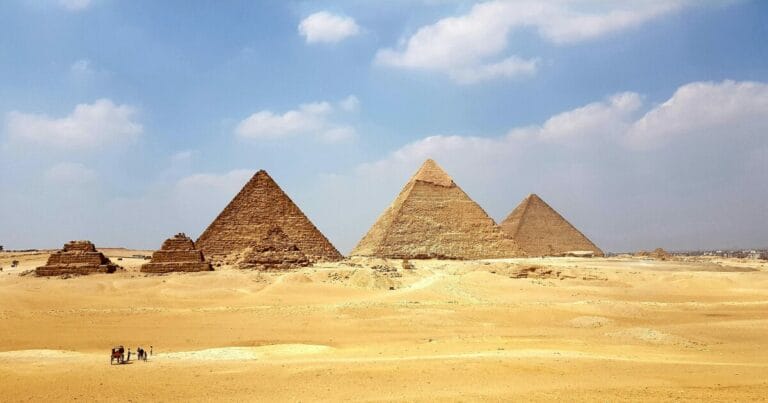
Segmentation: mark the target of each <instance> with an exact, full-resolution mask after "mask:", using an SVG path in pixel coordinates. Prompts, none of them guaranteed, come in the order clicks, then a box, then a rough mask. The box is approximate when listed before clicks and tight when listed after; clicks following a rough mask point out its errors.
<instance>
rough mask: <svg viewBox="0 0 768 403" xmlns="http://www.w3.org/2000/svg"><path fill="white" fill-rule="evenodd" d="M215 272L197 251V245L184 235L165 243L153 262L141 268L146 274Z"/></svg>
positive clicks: (177, 235)
mask: <svg viewBox="0 0 768 403" xmlns="http://www.w3.org/2000/svg"><path fill="white" fill-rule="evenodd" d="M209 270H213V267H211V264H210V263H208V262H206V261H205V257H204V256H203V252H202V251H200V250H198V249H195V243H194V242H193V241H192V240H191V239H190V238H189V237H187V236H186V235H185V234H183V233H179V234H176V235H175V236H173V237H172V238H168V239H167V240H165V242H163V245H162V246H161V247H160V250H158V251H155V253H153V254H152V260H151V261H150V262H149V263H147V264H145V265H142V266H141V271H142V272H144V273H170V272H176V271H178V272H194V271H209Z"/></svg>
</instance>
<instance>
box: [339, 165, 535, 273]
mask: <svg viewBox="0 0 768 403" xmlns="http://www.w3.org/2000/svg"><path fill="white" fill-rule="evenodd" d="M351 254H352V255H357V256H376V257H386V258H409V259H425V258H442V259H489V258H501V257H514V256H520V255H521V252H520V249H519V248H518V247H517V245H516V244H515V243H514V241H512V240H510V239H507V237H505V235H504V233H503V232H502V231H501V229H500V228H499V227H498V226H497V225H496V224H495V223H494V221H493V219H492V218H491V217H489V216H488V214H486V213H485V211H483V209H482V208H481V207H480V206H479V205H477V203H475V202H474V201H473V200H472V199H470V198H469V196H467V194H466V193H464V191H463V190H461V188H459V187H458V185H456V183H455V182H454V181H453V179H451V177H450V176H448V174H446V173H445V171H443V170H442V169H441V168H440V167H439V166H438V165H437V163H435V162H434V161H432V160H427V161H426V162H425V163H424V164H423V165H422V167H421V168H420V169H419V170H418V171H417V172H416V174H414V175H413V176H412V177H411V179H410V180H409V181H408V183H407V184H406V185H405V187H404V188H403V190H402V191H401V192H400V194H399V195H398V196H397V198H396V199H395V201H394V202H392V204H391V205H390V206H389V207H388V208H387V209H386V210H385V211H384V213H382V215H381V216H380V217H379V219H378V220H377V221H376V223H375V224H374V225H373V226H372V227H371V229H370V230H369V231H368V233H367V234H366V235H365V236H364V237H363V239H361V240H360V242H359V243H358V244H357V246H356V247H355V249H354V250H353V251H352V253H351Z"/></svg>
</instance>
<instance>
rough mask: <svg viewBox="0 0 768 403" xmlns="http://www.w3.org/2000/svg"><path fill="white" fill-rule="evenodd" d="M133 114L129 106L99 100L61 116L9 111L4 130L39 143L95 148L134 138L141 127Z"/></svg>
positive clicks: (43, 144)
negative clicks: (53, 116) (54, 116)
mask: <svg viewBox="0 0 768 403" xmlns="http://www.w3.org/2000/svg"><path fill="white" fill-rule="evenodd" d="M135 115H136V109H135V108H133V107H131V106H128V105H115V103H113V102H112V101H111V100H109V99H99V100H97V101H95V102H94V103H92V104H78V105H77V106H76V107H75V110H74V111H73V112H72V113H71V114H69V115H68V116H66V117H63V118H52V117H49V116H47V115H41V114H31V113H23V112H18V111H12V112H10V113H9V114H8V116H7V118H6V124H5V130H6V133H7V134H8V135H9V136H10V138H12V139H15V140H17V141H23V142H29V143H34V144H37V145H40V146H47V147H58V148H68V149H86V148H95V147H99V146H103V145H107V144H112V143H124V142H130V141H132V140H134V139H135V138H136V137H138V136H139V135H140V134H141V133H142V132H143V127H142V125H141V124H140V123H138V122H137V121H136V120H135Z"/></svg>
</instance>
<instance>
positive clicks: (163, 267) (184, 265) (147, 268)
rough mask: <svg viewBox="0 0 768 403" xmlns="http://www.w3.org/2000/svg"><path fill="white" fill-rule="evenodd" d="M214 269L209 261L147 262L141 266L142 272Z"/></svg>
mask: <svg viewBox="0 0 768 403" xmlns="http://www.w3.org/2000/svg"><path fill="white" fill-rule="evenodd" d="M197 271H213V267H211V264H210V263H207V262H176V263H147V264H145V265H143V266H141V272H142V273H173V272H187V273H188V272H197Z"/></svg>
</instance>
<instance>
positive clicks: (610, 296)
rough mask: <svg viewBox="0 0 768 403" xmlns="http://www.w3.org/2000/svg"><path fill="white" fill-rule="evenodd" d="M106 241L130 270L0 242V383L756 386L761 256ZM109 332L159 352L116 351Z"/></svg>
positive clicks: (84, 386)
mask: <svg viewBox="0 0 768 403" xmlns="http://www.w3.org/2000/svg"><path fill="white" fill-rule="evenodd" d="M105 252H106V253H107V255H109V256H110V257H111V258H112V259H113V260H114V261H115V262H116V263H119V264H121V265H123V266H124V267H126V270H124V271H121V272H118V273H115V274H99V275H93V276H88V277H75V278H70V279H60V278H36V277H34V276H19V274H20V273H22V272H24V271H25V270H29V269H32V268H34V267H35V266H37V265H41V264H42V263H44V261H45V259H46V257H47V255H46V254H45V253H25V254H12V253H0V266H2V267H3V271H2V272H0V400H2V401H28V400H32V401H41V400H67V401H72V400H75V399H76V400H80V401H82V400H85V401H91V400H95V399H97V400H118V401H141V400H154V401H158V400H159V401H176V400H183V401H211V400H227V401H237V400H240V401H243V400H245V401H256V400H260V401H317V400H321V401H346V400H355V401H358V400H364V401H392V400H406V401H457V400H458V401H479V400H483V401H486V400H491V401H498V400H513V399H514V400H555V399H560V400H564V401H582V400H600V401H621V400H631V401H637V400H691V401H702V400H703V401H733V400H740V401H744V400H752V401H754V400H765V399H766V397H768V266H767V265H766V264H765V263H759V262H755V261H736V260H733V261H730V260H722V259H721V260H707V261H703V260H702V261H686V262H679V261H669V262H661V261H651V260H641V259H634V258H620V259H617V258H614V259H610V258H606V259H575V258H574V259H568V258H548V259H510V260H498V261H477V262H450V261H414V262H413V263H414V264H415V269H413V270H403V269H402V268H401V262H399V261H377V260H361V259H356V260H355V259H353V260H350V261H346V262H342V263H337V264H323V265H317V266H315V267H312V268H307V269H302V270H299V271H293V272H288V273H258V272H253V271H237V270H232V269H229V268H226V267H223V268H219V270H218V271H216V272H212V273H191V274H171V275H164V276H157V275H151V276H150V275H144V274H141V273H138V267H139V265H141V264H142V263H143V262H144V260H143V259H141V258H140V257H139V258H132V257H131V256H133V255H143V254H150V252H148V251H129V250H121V249H108V250H105ZM118 257H120V258H121V259H122V260H119V261H118V260H117V258H118ZM14 259H16V260H19V261H20V265H19V267H16V268H13V269H11V268H10V261H11V260H14ZM376 265H384V266H390V267H393V268H396V269H397V270H396V271H395V270H392V271H386V270H382V269H381V268H380V267H379V268H378V269H377V268H372V267H374V266H376ZM117 344H124V345H125V346H126V347H131V349H132V350H135V348H136V347H137V346H143V347H145V348H148V347H149V346H150V345H152V346H153V350H154V354H153V355H152V357H150V359H149V360H148V361H147V362H138V361H132V362H131V363H130V364H126V365H110V364H109V349H110V348H111V347H112V346H113V345H117Z"/></svg>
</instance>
